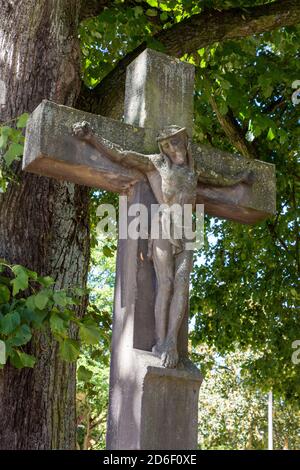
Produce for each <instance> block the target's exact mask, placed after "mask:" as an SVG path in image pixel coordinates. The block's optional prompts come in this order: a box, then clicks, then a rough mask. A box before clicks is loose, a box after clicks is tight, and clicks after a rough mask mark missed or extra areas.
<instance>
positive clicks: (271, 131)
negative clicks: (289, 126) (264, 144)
mask: <svg viewBox="0 0 300 470" xmlns="http://www.w3.org/2000/svg"><path fill="white" fill-rule="evenodd" d="M267 139H268V140H273V139H275V134H274V131H273V129H272V127H270V129H269V132H268V135H267Z"/></svg>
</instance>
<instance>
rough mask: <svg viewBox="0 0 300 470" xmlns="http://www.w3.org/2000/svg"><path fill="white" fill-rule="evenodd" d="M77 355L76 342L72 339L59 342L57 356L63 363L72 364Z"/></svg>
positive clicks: (77, 346) (78, 352)
mask: <svg viewBox="0 0 300 470" xmlns="http://www.w3.org/2000/svg"><path fill="white" fill-rule="evenodd" d="M79 354H80V350H79V345H78V343H77V341H75V340H73V339H65V340H63V341H61V342H60V345H59V355H60V357H61V358H62V359H64V360H65V361H68V362H74V361H76V360H77V358H78V356H79Z"/></svg>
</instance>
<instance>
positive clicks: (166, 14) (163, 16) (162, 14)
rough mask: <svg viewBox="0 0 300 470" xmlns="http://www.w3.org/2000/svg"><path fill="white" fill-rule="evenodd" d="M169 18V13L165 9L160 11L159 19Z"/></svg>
mask: <svg viewBox="0 0 300 470" xmlns="http://www.w3.org/2000/svg"><path fill="white" fill-rule="evenodd" d="M168 18H169V15H168V13H167V12H166V11H164V12H163V13H161V15H160V19H161V21H167V19H168Z"/></svg>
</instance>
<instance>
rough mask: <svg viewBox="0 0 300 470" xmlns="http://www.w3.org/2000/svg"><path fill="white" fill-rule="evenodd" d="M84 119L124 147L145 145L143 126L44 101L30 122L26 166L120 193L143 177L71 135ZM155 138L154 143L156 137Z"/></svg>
mask: <svg viewBox="0 0 300 470" xmlns="http://www.w3.org/2000/svg"><path fill="white" fill-rule="evenodd" d="M84 120H86V121H88V122H89V123H90V124H91V126H92V127H93V128H94V129H95V131H97V132H98V133H100V134H102V135H103V137H105V138H106V139H110V140H113V141H114V142H116V143H118V144H120V145H122V146H123V147H125V148H132V149H133V150H136V151H138V150H140V148H141V147H142V148H143V147H144V138H145V131H144V130H143V129H139V128H135V127H133V126H129V125H126V124H123V123H121V122H119V121H114V120H113V119H109V118H105V117H102V116H96V115H93V114H89V113H84V112H82V111H78V110H76V109H73V108H68V107H67V106H61V105H57V104H55V103H53V102H51V101H46V100H45V101H43V102H42V103H41V104H40V105H39V106H38V107H37V108H36V110H35V111H34V112H33V114H32V115H31V117H30V120H29V122H28V125H27V129H26V142H25V149H24V158H23V169H24V170H26V171H30V172H32V173H36V174H41V175H44V176H50V177H54V178H56V179H61V180H68V181H72V182H74V183H78V184H83V185H87V186H92V187H95V188H101V189H106V190H108V191H115V192H118V193H120V192H124V191H126V190H128V189H129V188H130V186H131V185H132V184H134V183H135V181H138V180H140V179H142V178H143V176H142V175H141V173H139V172H138V171H135V170H133V169H129V168H125V167H124V166H121V165H118V164H116V163H114V162H111V161H110V160H109V159H108V158H106V157H105V155H103V158H99V155H98V154H97V153H96V152H95V151H94V149H93V148H92V147H91V146H89V145H88V144H86V143H85V142H81V141H79V140H78V139H76V138H75V137H74V136H73V135H72V126H73V125H74V124H75V123H76V122H78V121H84ZM153 140H154V146H155V137H154V136H153Z"/></svg>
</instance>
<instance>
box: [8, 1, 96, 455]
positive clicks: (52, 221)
mask: <svg viewBox="0 0 300 470" xmlns="http://www.w3.org/2000/svg"><path fill="white" fill-rule="evenodd" d="M80 3H81V1H80V0H26V1H24V0H9V1H7V0H0V80H1V82H0V85H1V100H0V105H1V108H0V120H1V121H2V122H3V121H7V120H9V119H11V118H14V117H16V116H18V115H20V114H22V113H23V112H32V111H33V110H34V108H35V107H36V106H37V105H38V104H39V103H40V102H41V100H42V99H44V98H47V99H51V100H54V101H56V102H57V103H62V104H67V105H73V104H74V102H75V100H76V97H77V95H78V91H79V89H80V57H79V54H80V49H79V43H78V39H77V31H76V30H77V24H78V14H79V10H80ZM19 178H20V182H19V184H14V185H10V187H9V188H8V190H7V192H6V193H5V194H3V195H0V257H2V258H5V259H7V260H8V261H9V262H11V263H18V264H22V265H25V266H26V267H28V268H30V269H33V270H35V271H37V272H38V273H40V274H42V275H46V274H47V275H51V276H53V277H54V278H55V280H56V287H57V288H65V287H68V286H74V285H78V286H81V287H82V286H84V285H85V282H86V277H87V268H88V258H89V256H88V255H89V229H88V199H89V198H88V190H87V189H86V188H82V187H79V186H74V185H73V184H68V183H58V182H56V181H53V180H50V179H48V178H44V177H37V176H33V175H30V174H22V173H21V172H20V174H19ZM79 310H80V311H81V312H82V308H81V309H79ZM29 352H31V353H33V354H35V355H36V356H37V358H38V362H37V365H36V366H35V367H34V368H33V369H23V370H17V369H15V368H13V367H11V366H9V365H7V366H5V368H4V369H3V370H2V371H0V415H1V426H0V449H75V441H76V437H75V434H76V426H75V386H76V366H75V364H68V363H66V362H63V361H61V360H60V359H59V358H58V356H57V343H56V342H55V341H54V340H53V339H52V337H51V335H50V334H47V333H45V334H40V335H36V336H35V337H34V340H33V341H32V342H31V344H30V346H29Z"/></svg>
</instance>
